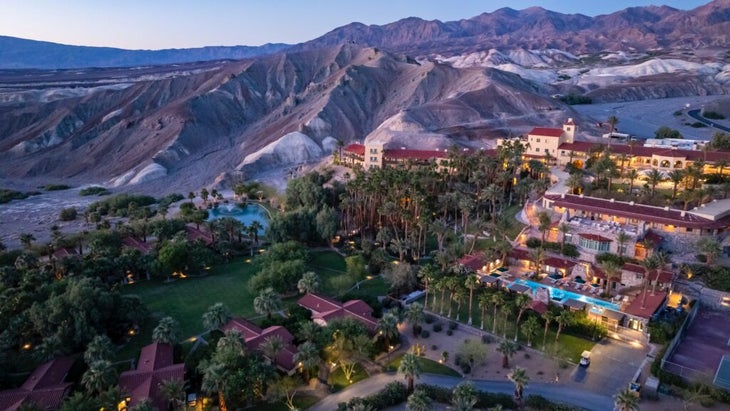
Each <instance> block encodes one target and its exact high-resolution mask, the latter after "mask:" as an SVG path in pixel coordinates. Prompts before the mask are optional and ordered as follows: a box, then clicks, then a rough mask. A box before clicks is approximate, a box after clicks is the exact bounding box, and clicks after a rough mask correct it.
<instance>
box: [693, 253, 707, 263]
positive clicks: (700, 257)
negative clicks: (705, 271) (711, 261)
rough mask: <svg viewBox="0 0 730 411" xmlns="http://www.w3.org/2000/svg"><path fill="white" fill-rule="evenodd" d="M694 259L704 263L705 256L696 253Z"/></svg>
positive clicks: (705, 260)
mask: <svg viewBox="0 0 730 411" xmlns="http://www.w3.org/2000/svg"><path fill="white" fill-rule="evenodd" d="M695 259H696V260H697V261H699V262H701V263H706V262H707V256H706V255H704V254H696V255H695Z"/></svg>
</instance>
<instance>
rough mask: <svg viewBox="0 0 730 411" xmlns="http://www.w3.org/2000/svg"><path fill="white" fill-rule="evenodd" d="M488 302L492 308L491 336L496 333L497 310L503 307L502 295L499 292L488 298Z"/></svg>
mask: <svg viewBox="0 0 730 411" xmlns="http://www.w3.org/2000/svg"><path fill="white" fill-rule="evenodd" d="M490 302H491V303H492V305H493V306H494V314H493V316H492V334H495V333H496V332H497V309H498V308H500V307H502V306H503V305H504V295H502V292H501V291H497V292H495V293H494V294H492V295H491V297H490Z"/></svg>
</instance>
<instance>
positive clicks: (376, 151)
mask: <svg viewBox="0 0 730 411" xmlns="http://www.w3.org/2000/svg"><path fill="white" fill-rule="evenodd" d="M370 154H378V149H377V148H371V149H370Z"/></svg>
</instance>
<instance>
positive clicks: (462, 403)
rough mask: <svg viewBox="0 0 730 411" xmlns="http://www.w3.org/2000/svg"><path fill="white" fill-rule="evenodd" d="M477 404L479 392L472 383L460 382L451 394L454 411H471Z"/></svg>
mask: <svg viewBox="0 0 730 411" xmlns="http://www.w3.org/2000/svg"><path fill="white" fill-rule="evenodd" d="M476 403H477V392H476V389H475V388H474V384H473V383H472V382H471V381H463V382H460V383H459V385H457V386H456V387H454V389H453V391H452V392H451V405H453V407H452V409H453V410H454V411H470V410H473V409H474V405H475V404H476Z"/></svg>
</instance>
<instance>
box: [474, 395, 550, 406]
mask: <svg viewBox="0 0 730 411" xmlns="http://www.w3.org/2000/svg"><path fill="white" fill-rule="evenodd" d="M495 405H501V406H502V407H503V408H504V409H509V410H514V409H517V404H515V400H514V399H513V398H512V396H511V395H509V394H496V393H491V392H485V391H477V403H476V404H474V406H475V407H476V408H479V409H487V408H490V407H493V406H495ZM538 409H540V410H542V408H538Z"/></svg>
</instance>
